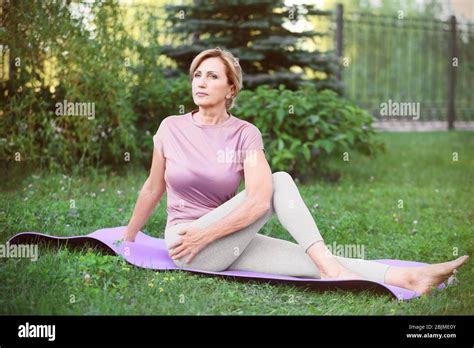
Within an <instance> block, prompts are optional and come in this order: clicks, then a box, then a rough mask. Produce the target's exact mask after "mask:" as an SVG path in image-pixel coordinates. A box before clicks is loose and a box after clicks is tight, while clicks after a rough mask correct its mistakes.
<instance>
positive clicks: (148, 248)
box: [8, 226, 445, 300]
mask: <svg viewBox="0 0 474 348" xmlns="http://www.w3.org/2000/svg"><path fill="white" fill-rule="evenodd" d="M125 228H126V226H119V227H112V228H103V229H100V230H97V231H95V232H92V233H89V234H87V235H84V236H72V237H58V236H51V235H47V234H43V233H38V232H22V233H18V234H16V235H14V236H13V237H11V238H10V239H9V241H8V243H9V244H36V243H38V242H43V241H52V242H57V243H58V244H67V245H72V246H82V245H84V244H86V243H88V244H92V245H93V246H98V247H100V248H101V249H103V250H104V251H106V252H109V253H112V254H118V255H122V256H123V257H124V259H125V260H126V261H127V262H129V263H130V264H132V265H134V266H137V267H142V268H149V269H155V270H184V271H189V272H196V273H202V274H210V275H219V276H227V277H233V278H234V279H239V278H243V279H253V280H266V281H272V282H283V283H292V284H295V285H304V286H305V287H309V288H312V289H315V290H334V289H345V290H351V291H354V290H355V291H359V290H369V291H371V292H374V293H381V294H390V295H393V296H394V297H395V298H397V299H399V300H410V299H412V298H415V297H418V296H420V294H418V293H416V292H415V291H411V290H408V289H404V288H400V287H397V286H392V285H387V284H384V283H379V282H374V281H369V280H327V279H314V278H300V277H291V276H284V275H276V274H267V273H257V272H248V271H223V272H208V271H202V270H197V269H191V268H184V267H182V268H180V267H178V266H176V265H175V264H174V263H173V260H172V259H171V258H170V257H169V255H168V251H167V249H166V245H165V241H164V240H163V239H160V238H154V237H150V236H149V235H147V234H145V233H143V232H141V231H140V232H139V233H138V234H137V236H136V239H135V243H130V242H121V243H118V240H119V239H120V238H121V237H122V234H123V232H124V231H125ZM373 261H376V262H380V263H385V264H389V265H394V266H403V267H419V266H423V265H425V264H426V263H422V262H415V261H403V260H391V259H380V260H373ZM443 288H445V285H444V284H441V285H440V286H439V289H443Z"/></svg>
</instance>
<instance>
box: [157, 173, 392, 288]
mask: <svg viewBox="0 0 474 348" xmlns="http://www.w3.org/2000/svg"><path fill="white" fill-rule="evenodd" d="M272 178H273V198H272V204H271V207H270V209H269V210H268V211H267V212H266V213H265V215H263V216H262V217H260V218H259V219H258V220H256V221H255V222H253V223H252V224H250V225H248V226H247V227H245V228H243V229H241V230H240V231H236V232H233V233H231V234H229V235H227V236H225V237H222V238H220V239H218V240H216V241H214V242H212V243H210V244H208V245H207V246H206V247H205V248H203V249H202V250H201V251H200V252H199V253H198V254H197V255H196V256H195V257H194V259H193V260H192V261H191V262H190V263H186V264H184V261H185V260H186V258H187V257H188V256H189V255H185V256H183V257H182V258H181V259H178V260H174V262H175V264H176V265H177V266H178V267H188V268H194V269H200V270H207V271H216V272H219V271H224V270H241V271H253V272H260V273H270V274H279V275H288V276H294V277H307V278H321V276H320V272H319V270H318V268H317V266H316V265H315V263H314V262H313V261H312V260H311V258H310V257H309V255H308V254H307V253H306V251H307V250H308V248H309V247H310V246H311V245H313V244H314V243H316V242H318V241H321V240H323V237H322V236H321V234H320V233H319V230H318V227H317V226H316V223H315V221H314V219H313V217H312V215H311V213H310V211H309V210H308V208H307V206H306V204H305V202H304V201H303V198H302V197H301V195H300V192H299V190H298V187H297V186H296V183H295V182H294V181H293V178H292V177H291V176H290V175H289V174H288V173H286V172H276V173H273V174H272ZM245 197H246V193H245V190H242V191H241V192H239V193H238V194H237V195H235V196H234V197H232V198H231V199H229V200H228V201H226V202H224V203H223V204H221V205H220V206H218V207H217V208H215V209H213V210H212V211H210V212H209V213H207V214H205V215H203V216H201V217H200V218H199V219H197V220H195V221H192V222H183V223H178V224H176V225H171V226H167V228H166V229H165V243H166V245H167V246H169V245H171V244H172V243H174V242H175V241H177V240H178V239H179V238H181V236H180V235H178V232H179V231H181V229H183V228H184V227H187V226H196V227H206V226H208V225H210V224H211V223H213V222H215V221H217V220H219V219H221V218H223V217H224V216H226V215H228V214H229V213H230V212H231V211H232V210H234V209H235V208H236V207H237V206H238V205H239V204H241V203H242V202H243V201H244V200H245ZM273 214H276V216H277V218H278V220H279V221H280V223H281V224H282V225H283V227H284V228H285V229H286V230H287V231H288V232H289V233H290V234H291V236H293V238H294V239H295V240H296V241H297V242H298V244H295V243H292V242H289V241H286V240H282V239H277V238H272V237H268V236H265V235H262V234H259V233H257V232H258V231H259V230H260V229H261V228H262V227H263V225H265V223H266V222H267V221H268V220H270V218H271V217H272V216H273ZM335 257H336V259H337V260H338V261H339V262H340V263H341V264H342V265H343V266H344V267H346V268H347V269H349V270H351V271H352V272H354V273H356V274H358V275H360V276H361V277H363V278H366V279H368V280H373V281H378V282H384V281H385V273H386V271H387V269H388V268H389V266H388V265H385V264H382V263H378V262H375V261H370V260H364V259H356V258H346V257H342V256H337V255H335Z"/></svg>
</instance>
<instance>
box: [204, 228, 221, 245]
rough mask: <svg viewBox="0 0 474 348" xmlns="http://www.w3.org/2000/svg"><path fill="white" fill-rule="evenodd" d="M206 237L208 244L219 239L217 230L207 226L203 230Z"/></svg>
mask: <svg viewBox="0 0 474 348" xmlns="http://www.w3.org/2000/svg"><path fill="white" fill-rule="evenodd" d="M203 235H204V239H205V240H206V242H207V244H210V243H212V242H214V241H215V240H216V239H218V236H217V233H216V230H215V229H214V228H212V227H206V228H204V231H203Z"/></svg>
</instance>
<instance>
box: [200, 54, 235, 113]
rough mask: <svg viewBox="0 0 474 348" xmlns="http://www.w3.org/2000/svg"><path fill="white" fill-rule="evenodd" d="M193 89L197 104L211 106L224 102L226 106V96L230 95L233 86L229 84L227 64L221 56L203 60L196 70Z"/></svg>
mask: <svg viewBox="0 0 474 348" xmlns="http://www.w3.org/2000/svg"><path fill="white" fill-rule="evenodd" d="M192 90H193V99H194V103H195V104H196V105H198V106H200V107H210V106H215V105H219V104H223V105H224V107H225V97H226V96H227V95H229V96H230V94H231V93H230V92H231V91H233V86H232V87H231V86H229V84H228V80H227V76H226V74H225V66H224V63H222V61H221V60H220V58H217V57H212V58H207V59H206V60H204V61H202V62H201V64H200V65H199V66H198V67H197V69H196V71H194V76H193V82H192ZM199 93H203V94H199Z"/></svg>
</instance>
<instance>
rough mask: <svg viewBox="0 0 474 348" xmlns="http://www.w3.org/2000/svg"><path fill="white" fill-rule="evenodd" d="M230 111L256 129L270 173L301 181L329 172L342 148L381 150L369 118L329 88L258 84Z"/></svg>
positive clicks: (368, 153)
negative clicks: (330, 161)
mask: <svg viewBox="0 0 474 348" xmlns="http://www.w3.org/2000/svg"><path fill="white" fill-rule="evenodd" d="M234 114H235V115H236V116H238V117H240V118H242V119H246V120H248V121H249V122H251V123H253V124H254V125H256V126H257V127H258V128H259V129H260V131H261V132H262V136H263V140H264V143H265V149H266V152H267V154H268V159H269V162H270V164H271V167H272V170H273V171H279V170H284V171H287V172H289V173H290V174H292V175H293V176H296V177H298V178H300V179H301V180H306V179H308V178H310V177H314V175H315V174H322V173H324V172H325V171H327V170H328V167H327V165H326V163H327V159H328V158H329V157H331V156H340V157H341V160H342V156H343V152H345V151H347V152H349V153H350V152H351V151H353V150H355V151H359V152H361V153H363V154H366V155H374V154H376V153H377V152H378V151H383V150H384V145H383V143H381V142H380V141H379V140H377V139H376V137H375V130H374V129H373V128H372V116H371V115H370V114H369V113H368V112H367V111H365V110H363V109H361V108H359V107H358V106H356V105H354V104H353V103H352V102H350V101H348V100H345V99H343V98H341V97H339V96H338V95H337V94H336V93H335V92H333V91H331V90H323V91H321V92H315V91H314V90H312V89H311V88H303V89H301V90H298V91H290V90H288V89H285V87H284V86H283V85H280V87H279V89H270V88H268V87H267V86H260V87H258V88H257V89H256V90H255V91H242V92H241V93H240V95H239V97H238V101H237V107H236V109H235V111H234Z"/></svg>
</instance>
